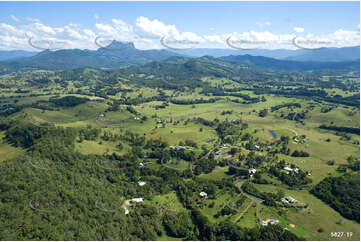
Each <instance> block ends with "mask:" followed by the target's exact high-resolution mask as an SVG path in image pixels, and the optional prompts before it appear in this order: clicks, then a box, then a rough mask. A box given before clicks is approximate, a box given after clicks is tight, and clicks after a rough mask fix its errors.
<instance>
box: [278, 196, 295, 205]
mask: <svg viewBox="0 0 361 242" xmlns="http://www.w3.org/2000/svg"><path fill="white" fill-rule="evenodd" d="M296 202H297V200H296V199H294V198H293V197H291V196H288V197H285V198H284V199H282V203H283V204H285V205H288V204H290V203H296Z"/></svg>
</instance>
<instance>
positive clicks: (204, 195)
mask: <svg viewBox="0 0 361 242" xmlns="http://www.w3.org/2000/svg"><path fill="white" fill-rule="evenodd" d="M199 195H200V196H201V197H207V193H205V192H200V193H199Z"/></svg>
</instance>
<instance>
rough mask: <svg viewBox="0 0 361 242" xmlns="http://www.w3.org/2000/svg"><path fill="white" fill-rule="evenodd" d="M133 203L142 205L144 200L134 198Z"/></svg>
mask: <svg viewBox="0 0 361 242" xmlns="http://www.w3.org/2000/svg"><path fill="white" fill-rule="evenodd" d="M132 202H135V203H141V202H143V198H141V197H140V198H132Z"/></svg>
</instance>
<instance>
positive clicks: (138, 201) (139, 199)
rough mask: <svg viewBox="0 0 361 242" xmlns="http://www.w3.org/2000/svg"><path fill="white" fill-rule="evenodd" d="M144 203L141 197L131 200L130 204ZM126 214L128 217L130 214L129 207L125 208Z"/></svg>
mask: <svg viewBox="0 0 361 242" xmlns="http://www.w3.org/2000/svg"><path fill="white" fill-rule="evenodd" d="M141 202H143V198H142V197H139V198H132V199H131V200H130V203H141ZM124 214H125V215H127V214H129V209H128V208H127V206H124Z"/></svg>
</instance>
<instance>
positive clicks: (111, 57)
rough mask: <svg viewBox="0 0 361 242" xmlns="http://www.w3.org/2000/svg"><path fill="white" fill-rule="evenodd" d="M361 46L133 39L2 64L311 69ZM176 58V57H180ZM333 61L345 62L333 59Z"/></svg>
mask: <svg viewBox="0 0 361 242" xmlns="http://www.w3.org/2000/svg"><path fill="white" fill-rule="evenodd" d="M359 53H360V47H359V46H355V47H344V48H322V49H318V50H303V49H300V50H285V49H281V50H248V51H243V50H234V49H192V50H182V51H174V50H167V49H162V50H139V49H136V48H135V46H134V44H133V43H123V42H117V41H113V42H112V43H111V44H110V45H108V46H106V47H105V48H99V49H98V50H80V49H64V50H57V51H50V50H46V51H42V52H27V51H0V61H2V63H1V64H0V67H4V66H5V67H7V68H10V69H12V68H28V67H31V68H40V69H49V70H68V69H74V68H82V67H93V68H122V67H127V66H138V65H144V64H147V63H150V62H153V61H157V62H159V61H164V60H167V59H169V58H170V57H173V56H176V57H186V59H188V58H196V57H201V56H212V57H215V58H217V57H221V58H219V60H223V61H227V62H231V63H234V62H243V63H246V64H249V65H253V66H261V67H263V68H275V69H280V68H281V69H287V68H290V69H309V68H311V69H312V68H321V67H324V68H326V67H329V68H335V67H340V66H347V65H348V64H347V63H348V62H356V61H359V59H360V55H359ZM180 60H181V58H180V59H177V60H176V61H177V62H178V61H180ZM303 62H328V63H329V64H315V63H314V64H304V63H303ZM330 62H345V64H342V63H337V64H336V63H334V64H331V63H330Z"/></svg>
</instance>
